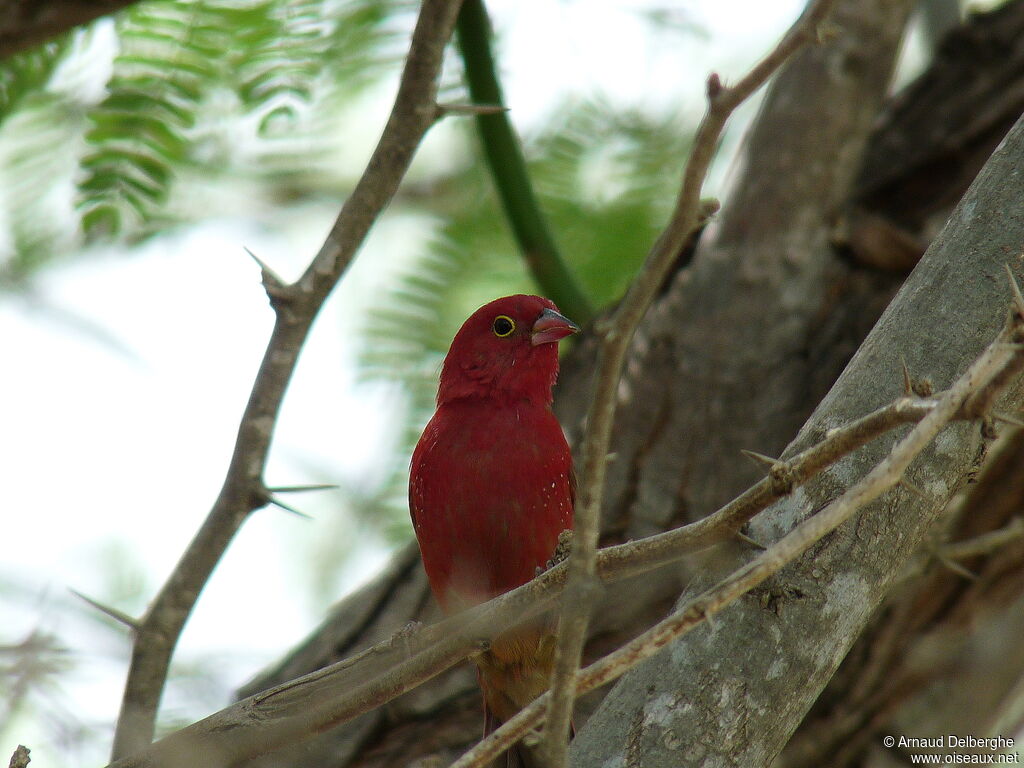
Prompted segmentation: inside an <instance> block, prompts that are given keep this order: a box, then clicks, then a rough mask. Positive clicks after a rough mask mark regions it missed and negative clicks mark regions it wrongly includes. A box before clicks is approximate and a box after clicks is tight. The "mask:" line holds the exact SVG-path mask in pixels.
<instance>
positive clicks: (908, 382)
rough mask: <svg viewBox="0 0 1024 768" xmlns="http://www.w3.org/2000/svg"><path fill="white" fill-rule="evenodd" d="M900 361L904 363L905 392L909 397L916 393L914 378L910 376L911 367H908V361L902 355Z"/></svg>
mask: <svg viewBox="0 0 1024 768" xmlns="http://www.w3.org/2000/svg"><path fill="white" fill-rule="evenodd" d="M900 363H901V364H902V365H903V394H904V395H906V396H907V397H913V395H914V380H913V378H911V376H910V369H909V368H907V361H906V360H905V359H904V358H903V356H902V355H901V356H900Z"/></svg>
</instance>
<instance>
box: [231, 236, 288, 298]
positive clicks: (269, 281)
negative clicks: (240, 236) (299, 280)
mask: <svg viewBox="0 0 1024 768" xmlns="http://www.w3.org/2000/svg"><path fill="white" fill-rule="evenodd" d="M242 247H243V248H245V252H246V253H248V254H249V256H250V257H251V258H252V260H253V261H255V262H256V263H257V264H258V265H259V268H260V272H261V273H262V277H263V285H264V286H265V287H266V288H267V290H268V291H271V292H273V291H277V292H280V291H281V290H282V289H283V288H284V287H285V282H284V280H282V279H281V276H280V275H279V274H277V272H275V271H274V270H272V269H271V268H270V265H269V264H267V262H265V261H264V260H263V259H261V258H260V257H259V256H257V255H256V254H255V253H253V252H252V251H251V250H249V248H247V247H246V246H244V245H243V246H242Z"/></svg>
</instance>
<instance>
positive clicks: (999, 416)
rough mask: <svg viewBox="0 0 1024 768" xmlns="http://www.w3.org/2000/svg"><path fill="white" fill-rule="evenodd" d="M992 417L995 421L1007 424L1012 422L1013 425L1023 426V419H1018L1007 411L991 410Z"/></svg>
mask: <svg viewBox="0 0 1024 768" xmlns="http://www.w3.org/2000/svg"><path fill="white" fill-rule="evenodd" d="M992 418H993V419H995V420H996V421H1002V422H1005V423H1007V424H1012V425H1013V426H1015V427H1024V421H1022V420H1021V419H1018V418H1017V417H1016V416H1011V415H1010V414H1008V413H1002V412H1000V411H992Z"/></svg>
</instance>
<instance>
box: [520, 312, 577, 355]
mask: <svg viewBox="0 0 1024 768" xmlns="http://www.w3.org/2000/svg"><path fill="white" fill-rule="evenodd" d="M579 332H580V327H579V326H578V325H576V323H574V322H573V321H572V320H570V319H569V318H567V317H565V316H564V315H560V314H559V313H558V312H555V310H553V309H545V310H544V311H543V312H541V313H540V317H538V318H537V320H536V322H534V324H533V329H532V330H531V331H530V342H531V343H532V344H533V346H535V347H536V346H537V345H538V344H550V343H551V342H553V341H558V340H559V339H564V338H565V337H566V336H572V335H573V334H574V333H579Z"/></svg>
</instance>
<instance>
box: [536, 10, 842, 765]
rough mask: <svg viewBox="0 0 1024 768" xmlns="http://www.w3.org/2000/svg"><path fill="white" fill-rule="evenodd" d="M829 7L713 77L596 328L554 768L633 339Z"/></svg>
mask: <svg viewBox="0 0 1024 768" xmlns="http://www.w3.org/2000/svg"><path fill="white" fill-rule="evenodd" d="M831 5H832V2H831V0H815V2H812V3H811V5H809V6H808V8H807V10H806V11H805V12H804V14H803V15H802V16H801V17H800V19H799V20H798V21H797V22H796V23H795V24H794V25H793V26H792V27H791V28H790V30H789V31H788V32H787V33H786V35H785V37H783V39H782V40H781V41H780V42H779V44H778V45H777V46H776V47H775V49H774V50H773V51H772V52H771V53H769V54H768V55H767V56H766V57H765V58H764V59H762V60H761V61H760V62H759V63H758V64H756V65H755V66H754V67H753V69H751V70H750V72H749V73H747V75H746V76H745V77H743V78H742V79H741V80H740V81H739V82H738V83H736V85H734V86H731V87H726V86H724V85H723V84H722V83H721V81H720V80H719V78H718V76H717V75H715V74H712V75H711V76H710V77H709V78H708V88H707V96H708V110H707V113H706V114H705V116H704V118H703V119H702V120H701V123H700V126H699V127H698V128H697V133H696V136H695V138H694V142H693V148H692V150H691V152H690V157H689V160H688V161H687V163H686V168H685V170H684V172H683V182H682V187H681V189H680V191H679V197H678V198H677V200H676V205H675V210H674V212H673V214H672V218H671V219H670V221H669V224H668V227H667V228H666V229H665V231H664V232H663V233H662V235H661V237H659V238H658V240H657V242H656V243H655V244H654V246H653V248H652V249H651V252H650V253H649V254H648V256H647V260H646V261H645V263H644V266H643V268H642V269H641V271H640V272H639V274H637V276H636V278H635V279H634V280H633V282H632V283H631V284H630V287H629V290H628V291H627V293H626V295H625V297H624V298H623V300H622V303H621V304H620V305H619V307H618V309H617V310H616V311H615V313H614V314H613V315H612V316H611V317H610V318H609V319H608V320H606V321H601V322H600V323H599V324H598V327H597V328H596V329H595V330H596V331H597V333H598V336H599V338H600V345H599V348H598V373H597V379H596V387H595V392H594V397H593V400H592V402H591V406H590V408H589V410H588V414H587V432H586V435H585V437H584V439H583V451H582V454H583V459H582V471H581V473H580V476H581V478H582V484H581V486H580V494H579V501H578V503H577V505H576V511H575V515H576V522H575V529H576V536H575V540H574V546H573V551H572V555H571V556H570V558H569V574H570V576H569V585H568V587H567V588H566V594H565V596H564V597H563V600H562V607H561V611H560V621H559V637H558V650H557V653H556V660H555V670H554V674H553V677H552V683H551V690H552V704H551V709H550V711H549V714H548V720H547V726H546V728H545V734H544V743H543V745H542V754H543V756H544V762H545V765H546V766H548V768H563V766H565V765H566V761H567V755H568V745H567V738H566V737H567V734H568V731H569V722H570V720H571V718H572V707H573V702H574V700H575V691H574V688H575V679H576V677H575V675H576V670H577V669H578V668H579V663H580V656H581V653H582V651H583V643H584V640H585V638H586V632H587V625H588V623H589V619H590V611H591V608H592V605H593V601H594V592H595V590H594V589H593V584H594V574H595V568H596V551H597V539H598V533H599V529H600V525H599V522H600V511H601V500H602V497H603V495H604V478H605V464H606V457H607V454H608V450H609V446H610V443H611V432H612V425H613V423H614V420H615V405H616V392H617V390H618V386H619V379H620V378H621V375H622V370H623V365H624V363H625V359H626V352H627V350H628V348H629V344H630V341H631V340H632V338H633V335H634V334H635V332H636V330H637V328H638V327H639V325H640V321H641V320H642V319H643V316H644V314H645V313H646V312H647V308H648V307H649V306H650V304H651V302H652V301H653V300H654V297H655V295H656V293H657V291H658V288H659V286H661V285H662V284H664V281H665V278H666V277H667V275H668V272H669V270H670V269H671V268H672V265H673V263H674V261H675V259H676V257H677V255H678V254H679V252H680V249H681V248H682V247H683V244H684V243H685V242H686V241H687V239H688V238H689V237H690V235H691V234H692V233H693V232H694V230H695V229H696V228H697V227H698V226H699V214H700V193H701V189H702V187H703V185H704V179H705V177H706V176H707V173H708V168H709V167H710V165H711V160H712V158H713V157H714V153H715V148H716V147H717V145H718V138H719V136H720V135H721V132H722V129H723V128H724V126H725V122H726V120H727V119H728V118H729V116H730V115H731V114H732V112H733V110H734V109H736V107H738V106H739V105H740V104H741V103H742V102H743V101H745V100H746V99H747V98H748V97H750V96H751V94H753V93H754V91H756V90H757V89H758V88H760V87H761V85H763V84H764V83H765V82H766V81H767V80H768V78H769V77H770V76H771V75H772V73H774V72H775V71H776V70H777V69H778V68H779V67H781V66H782V64H783V63H784V62H785V61H786V59H788V58H789V57H790V56H791V55H792V54H793V53H794V52H795V51H796V50H798V49H799V48H800V47H801V46H803V45H804V44H805V43H807V42H808V41H809V40H812V39H814V38H816V37H817V34H818V30H819V27H820V26H821V24H822V23H823V21H824V19H825V17H826V16H827V14H828V11H829V8H830V7H831Z"/></svg>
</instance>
